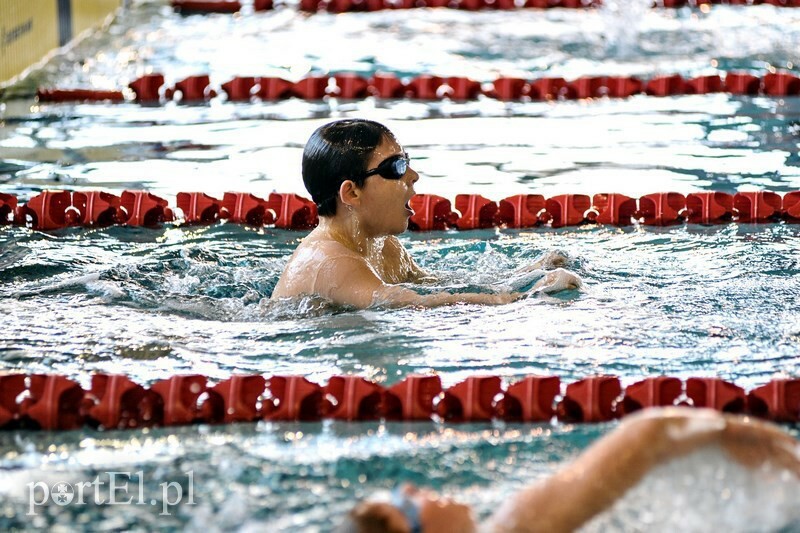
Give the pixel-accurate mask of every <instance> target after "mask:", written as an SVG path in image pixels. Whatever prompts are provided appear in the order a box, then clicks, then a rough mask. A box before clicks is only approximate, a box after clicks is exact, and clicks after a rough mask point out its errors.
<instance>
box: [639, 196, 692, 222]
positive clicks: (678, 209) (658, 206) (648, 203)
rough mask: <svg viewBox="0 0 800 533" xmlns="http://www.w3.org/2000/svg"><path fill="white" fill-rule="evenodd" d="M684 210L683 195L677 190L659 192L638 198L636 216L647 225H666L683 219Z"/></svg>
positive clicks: (684, 199)
mask: <svg viewBox="0 0 800 533" xmlns="http://www.w3.org/2000/svg"><path fill="white" fill-rule="evenodd" d="M685 211H686V197H685V196H683V195H682V194H680V193H677V192H661V193H655V194H647V195H645V196H642V197H641V198H639V210H638V211H637V212H636V217H637V218H638V219H639V220H640V221H641V223H642V224H645V225H647V226H668V225H671V224H679V223H680V222H682V221H684V220H685V219H686V216H685Z"/></svg>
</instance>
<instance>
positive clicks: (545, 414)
mask: <svg viewBox="0 0 800 533" xmlns="http://www.w3.org/2000/svg"><path fill="white" fill-rule="evenodd" d="M560 392H561V379H560V378H559V377H558V376H546V377H539V376H528V377H526V378H524V379H522V380H521V381H518V382H516V383H514V384H512V385H509V386H508V390H507V391H506V393H505V394H504V395H503V397H502V398H501V399H500V400H499V401H498V402H497V404H496V406H495V409H496V412H497V416H498V417H499V418H502V419H504V420H509V421H516V422H546V421H548V420H551V419H552V418H553V417H554V416H555V415H556V408H555V405H556V397H557V396H558V395H559V394H560Z"/></svg>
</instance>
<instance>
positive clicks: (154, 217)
mask: <svg viewBox="0 0 800 533" xmlns="http://www.w3.org/2000/svg"><path fill="white" fill-rule="evenodd" d="M121 203H122V208H123V209H124V211H125V224H126V225H128V226H144V227H154V226H158V225H159V224H161V223H162V222H171V221H173V220H174V219H175V217H174V215H173V213H172V209H170V208H169V205H168V203H167V201H166V200H164V199H163V198H160V197H158V196H156V195H155V194H151V193H149V192H147V191H124V192H123V193H122V199H121Z"/></svg>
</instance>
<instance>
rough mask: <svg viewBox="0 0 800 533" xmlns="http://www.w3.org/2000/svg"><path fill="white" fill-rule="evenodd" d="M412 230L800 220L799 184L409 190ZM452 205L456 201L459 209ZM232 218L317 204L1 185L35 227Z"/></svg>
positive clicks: (283, 218) (283, 197)
mask: <svg viewBox="0 0 800 533" xmlns="http://www.w3.org/2000/svg"><path fill="white" fill-rule="evenodd" d="M410 206H411V208H412V209H413V210H414V214H413V215H412V216H411V217H410V219H409V228H410V229H411V230H412V231H443V230H449V229H457V230H473V229H485V228H493V227H505V228H533V227H550V228H560V227H564V226H580V225H585V224H603V225H611V226H629V225H632V224H643V225H647V226H669V225H674V224H683V223H689V224H706V225H708V224H723V223H730V222H738V223H743V224H749V223H780V222H785V223H800V191H792V192H787V193H785V194H784V195H783V196H781V195H780V194H778V193H775V192H771V191H753V192H738V193H736V194H730V193H726V192H719V191H703V192H695V193H690V194H687V195H683V194H681V193H677V192H659V193H652V194H647V195H644V196H641V197H639V198H631V197H629V196H626V195H624V194H619V193H607V194H605V193H603V194H595V195H593V196H591V197H590V196H588V195H585V194H560V195H556V196H551V197H547V198H546V197H544V196H543V195H541V194H517V195H514V196H509V197H507V198H504V199H502V200H500V201H499V202H495V201H493V200H490V199H488V198H484V197H483V196H481V195H479V194H459V195H456V197H455V202H454V203H451V202H450V200H448V199H447V198H444V197H441V196H437V195H434V194H417V195H415V196H414V197H412V198H411V201H410ZM454 207H455V209H454ZM222 220H225V221H227V222H228V223H234V224H245V225H249V226H257V227H262V226H272V227H275V228H278V229H291V230H309V229H311V228H313V227H315V226H316V225H317V223H318V222H319V217H318V214H317V207H316V205H315V204H314V203H313V202H312V201H311V200H309V199H307V198H304V197H302V196H299V195H297V194H292V193H271V194H270V195H269V196H268V197H267V198H261V197H259V196H256V195H254V194H251V193H245V192H226V193H225V194H224V196H223V197H222V199H219V198H214V197H212V196H209V195H207V194H205V193H202V192H179V193H178V194H177V197H176V206H174V207H170V206H169V202H168V201H167V200H165V199H164V198H161V197H159V196H156V195H155V194H152V193H150V192H147V191H124V192H123V193H122V194H121V195H120V196H117V195H115V194H112V193H109V192H104V191H44V192H41V193H39V194H37V195H36V196H34V197H33V198H31V199H30V200H28V202H27V203H20V202H19V201H18V199H17V197H16V196H14V195H12V194H6V193H0V224H15V225H18V226H25V227H28V228H31V229H34V230H40V231H52V230H59V229H62V228H67V227H105V226H111V225H115V224H122V225H126V226H144V227H158V226H160V225H161V224H163V223H165V222H169V223H175V224H214V223H217V222H219V221H222Z"/></svg>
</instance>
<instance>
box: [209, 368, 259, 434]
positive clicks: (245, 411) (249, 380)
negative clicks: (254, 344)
mask: <svg viewBox="0 0 800 533" xmlns="http://www.w3.org/2000/svg"><path fill="white" fill-rule="evenodd" d="M266 383H267V380H266V379H264V377H263V376H243V375H237V376H231V377H230V378H228V379H226V380H225V381H222V382H220V383H217V384H216V385H215V386H214V387H213V388H212V389H211V390H212V391H214V392H215V393H216V394H218V395H219V397H220V398H221V399H222V403H223V413H224V414H223V419H222V421H223V422H224V423H226V424H227V423H231V422H251V421H253V420H258V419H259V418H260V417H261V416H260V415H261V412H260V410H259V405H258V403H259V398H260V396H261V395H262V394H263V392H264V387H265V386H266Z"/></svg>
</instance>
